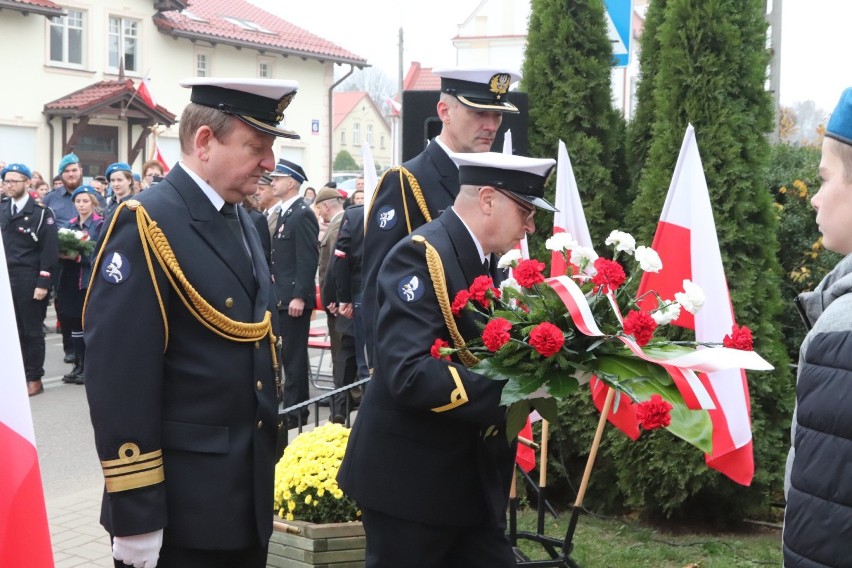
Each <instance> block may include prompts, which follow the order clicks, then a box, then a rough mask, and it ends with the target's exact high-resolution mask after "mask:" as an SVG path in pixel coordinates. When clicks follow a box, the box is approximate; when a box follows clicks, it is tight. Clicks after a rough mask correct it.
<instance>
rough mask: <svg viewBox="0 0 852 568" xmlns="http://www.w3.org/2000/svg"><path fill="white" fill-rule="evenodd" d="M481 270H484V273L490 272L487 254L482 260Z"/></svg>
mask: <svg viewBox="0 0 852 568" xmlns="http://www.w3.org/2000/svg"><path fill="white" fill-rule="evenodd" d="M482 270H484V271H485V274H490V264H489V262H488V257H487V256H486V257H485V260H483V261H482Z"/></svg>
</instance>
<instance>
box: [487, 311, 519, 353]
mask: <svg viewBox="0 0 852 568" xmlns="http://www.w3.org/2000/svg"><path fill="white" fill-rule="evenodd" d="M511 329H512V324H511V323H509V321H508V320H505V319H503V318H494V319H492V320H490V321H489V322H488V323H487V324H485V329H483V330H482V343H484V344H485V347H487V348H488V350H489V351H495V352H496V351H497V350H498V349H500V348H501V347H503V345H505V344H506V342H507V341H509V339H510V338H511V337H510V335H509V330H511Z"/></svg>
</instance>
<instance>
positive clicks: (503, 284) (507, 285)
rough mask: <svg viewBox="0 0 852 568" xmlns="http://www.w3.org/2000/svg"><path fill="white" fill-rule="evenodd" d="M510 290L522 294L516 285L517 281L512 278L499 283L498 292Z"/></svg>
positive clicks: (518, 285)
mask: <svg viewBox="0 0 852 568" xmlns="http://www.w3.org/2000/svg"><path fill="white" fill-rule="evenodd" d="M508 288H511V289H513V290H517V291H518V292H522V291H523V290H521V285H520V284H518V281H517V280H515V279H514V278H511V277H510V278H506V279H505V280H503V281H502V282H500V292H505V291H506V289H508Z"/></svg>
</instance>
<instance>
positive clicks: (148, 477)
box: [104, 464, 166, 493]
mask: <svg viewBox="0 0 852 568" xmlns="http://www.w3.org/2000/svg"><path fill="white" fill-rule="evenodd" d="M165 479H166V478H165V475H164V472H163V465H162V464H160V465H159V466H157V467H156V468H154V469H149V470H146V471H140V472H139V473H131V474H129V475H120V476H115V477H104V483H105V484H106V490H107V493H118V492H120V491H129V490H130V489H139V488H140V487H148V486H149V485H156V484H157V483H162V482H163V481H165Z"/></svg>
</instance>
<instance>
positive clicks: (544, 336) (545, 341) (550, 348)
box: [530, 322, 565, 357]
mask: <svg viewBox="0 0 852 568" xmlns="http://www.w3.org/2000/svg"><path fill="white" fill-rule="evenodd" d="M564 343H565V336H564V335H562V330H561V329H559V328H558V327H556V326H555V325H553V324H552V323H549V322H543V323H540V324H538V325H537V326H535V327H534V328H532V331H530V345H531V346H532V347H533V349H535V350H536V351H538V352H539V354H540V355H541V356H542V357H551V356H553V355H556V354H557V353H559V350H560V349H562V345H563V344H564Z"/></svg>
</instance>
